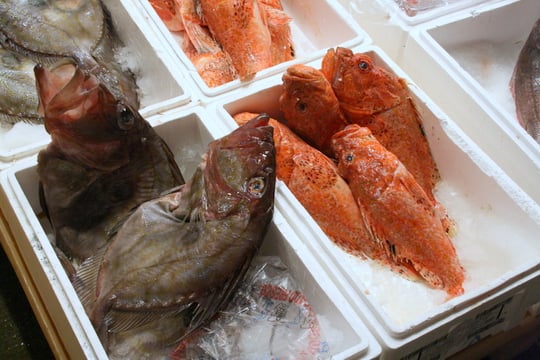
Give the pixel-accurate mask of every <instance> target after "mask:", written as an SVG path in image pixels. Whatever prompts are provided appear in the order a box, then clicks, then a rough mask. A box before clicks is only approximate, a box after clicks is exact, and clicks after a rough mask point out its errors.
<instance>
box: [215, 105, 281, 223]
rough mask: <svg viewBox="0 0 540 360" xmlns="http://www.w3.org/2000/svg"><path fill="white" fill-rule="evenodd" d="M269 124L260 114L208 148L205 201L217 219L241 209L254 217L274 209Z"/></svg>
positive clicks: (273, 153) (273, 174) (271, 137)
mask: <svg viewBox="0 0 540 360" xmlns="http://www.w3.org/2000/svg"><path fill="white" fill-rule="evenodd" d="M268 121H269V116H268V115H266V114H263V115H259V116H257V117H256V118H254V119H252V120H250V121H248V122H247V123H246V124H245V125H243V126H241V127H239V128H238V129H236V130H234V131H233V132H231V133H230V134H229V135H227V136H225V137H223V138H221V139H218V140H216V141H214V142H213V143H211V144H210V145H209V151H208V152H207V158H206V164H205V168H204V172H205V184H206V200H207V204H208V205H209V207H211V208H213V209H214V211H213V212H214V213H216V214H220V215H217V216H218V217H221V216H224V215H225V214H229V213H230V212H231V211H237V210H239V207H242V206H244V207H247V209H248V211H249V212H250V213H251V214H252V215H253V214H259V213H267V212H268V211H269V210H271V209H272V208H273V201H274V190H275V182H276V172H275V169H276V159H275V147H274V139H273V127H272V126H269V125H268ZM224 194H227V196H224Z"/></svg>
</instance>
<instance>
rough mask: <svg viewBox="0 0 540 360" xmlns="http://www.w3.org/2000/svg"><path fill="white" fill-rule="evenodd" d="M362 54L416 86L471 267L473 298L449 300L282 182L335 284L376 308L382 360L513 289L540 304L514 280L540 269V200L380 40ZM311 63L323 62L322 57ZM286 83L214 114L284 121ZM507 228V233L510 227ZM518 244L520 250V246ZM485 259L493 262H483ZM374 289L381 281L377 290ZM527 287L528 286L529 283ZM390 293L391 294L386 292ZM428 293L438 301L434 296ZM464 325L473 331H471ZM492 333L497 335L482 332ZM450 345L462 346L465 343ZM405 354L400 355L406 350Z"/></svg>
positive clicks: (460, 245) (284, 205) (291, 214)
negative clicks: (340, 228)
mask: <svg viewBox="0 0 540 360" xmlns="http://www.w3.org/2000/svg"><path fill="white" fill-rule="evenodd" d="M353 50H354V51H355V52H369V53H370V54H371V55H372V56H373V57H374V59H375V61H376V63H377V64H378V65H380V66H383V67H385V68H387V69H389V70H390V71H393V72H394V73H396V74H397V75H399V76H401V77H403V78H405V79H406V80H407V81H408V82H409V86H410V88H411V92H412V95H413V99H414V101H415V103H416V105H417V108H418V110H419V112H420V114H421V116H422V118H423V122H424V130H425V132H426V136H427V138H428V141H429V143H430V146H431V148H432V152H433V155H434V157H435V161H436V162H437V164H438V166H439V170H440V172H441V177H442V179H443V181H442V182H441V184H440V185H439V187H438V190H437V193H436V194H437V196H438V198H439V199H440V201H441V202H442V204H443V205H444V206H446V207H447V209H448V211H449V214H450V216H451V217H452V218H454V219H455V220H456V222H457V226H458V236H457V237H456V238H454V240H453V242H454V245H455V246H456V249H457V252H458V256H459V257H460V259H461V261H462V263H463V265H464V267H465V269H466V271H467V279H466V282H465V285H464V286H465V294H464V295H462V296H459V297H456V298H454V299H451V300H449V301H445V298H446V294H445V293H444V292H442V291H439V290H434V289H429V288H427V287H426V286H425V285H423V284H417V283H412V282H409V281H407V280H405V279H402V278H400V277H398V276H397V275H394V274H392V273H391V272H390V271H389V270H387V269H382V268H381V267H380V266H378V265H376V264H371V265H370V264H369V263H370V262H369V261H366V262H363V261H361V260H359V259H357V258H355V257H353V256H350V255H348V254H346V253H345V252H343V251H342V250H341V249H339V248H338V247H337V246H336V245H335V244H333V243H332V242H331V241H330V240H329V239H328V238H327V237H326V236H325V235H324V234H323V233H322V231H321V230H320V228H319V227H318V225H317V224H316V223H315V222H314V221H313V219H312V218H311V217H310V216H309V214H308V213H307V211H306V210H305V209H304V208H303V207H302V206H301V205H300V203H299V202H298V201H297V200H296V198H295V197H294V196H293V195H292V194H291V193H290V192H289V191H288V189H287V188H286V187H285V186H283V187H280V192H281V193H282V194H283V196H280V198H279V200H278V205H277V206H278V207H279V208H280V209H281V210H282V212H283V214H284V215H285V216H287V219H288V220H289V221H290V223H291V224H292V226H293V228H295V230H296V231H297V232H298V234H299V236H300V237H302V238H304V241H305V242H306V244H307V245H308V246H309V247H310V248H311V249H312V250H313V253H315V254H317V256H318V257H319V259H320V260H321V262H322V263H324V264H326V265H325V266H326V268H327V270H328V271H329V272H330V273H333V274H335V279H336V283H340V282H341V283H342V284H343V291H344V292H347V291H349V292H351V293H352V294H354V301H353V303H354V304H355V305H357V310H358V312H359V313H360V314H364V313H365V309H366V307H367V308H368V309H369V311H368V313H369V314H370V315H369V316H367V317H364V319H365V320H366V321H367V322H368V324H369V325H374V327H373V328H372V330H374V332H376V333H377V334H378V335H379V340H380V341H381V344H382V345H383V357H384V354H385V350H384V349H385V344H387V345H388V351H389V355H388V356H395V355H396V354H393V355H390V354H391V353H392V352H391V350H392V347H393V348H400V349H401V350H403V351H405V350H407V351H408V350H410V351H411V352H414V351H415V350H416V349H418V348H421V347H422V346H425V345H427V344H428V343H429V341H430V340H429V339H430V338H431V336H427V335H428V334H431V333H433V332H437V331H439V332H440V333H444V331H448V330H449V328H450V326H451V325H452V324H458V323H461V322H463V321H469V320H467V319H471V318H472V317H473V316H474V315H475V314H474V313H473V312H471V311H470V310H471V309H475V304H488V303H489V304H491V303H493V301H491V300H489V301H488V300H487V299H488V298H489V297H490V296H492V295H493V294H504V293H505V291H506V292H507V293H510V295H509V298H510V299H512V300H511V301H510V300H509V301H510V302H511V304H510V303H508V304H507V303H506V302H505V304H506V305H511V306H512V307H520V306H521V307H525V306H529V305H531V304H532V303H534V302H537V301H538V300H540V299H529V300H527V302H523V301H522V295H523V294H522V293H520V294H517V293H515V292H514V293H512V292H511V290H509V289H513V286H514V285H513V284H516V283H520V282H523V281H524V280H523V279H524V278H527V277H533V275H531V274H534V273H535V271H538V269H540V261H539V260H538V259H540V244H538V241H537V240H536V238H537V234H538V232H539V230H540V206H539V205H538V204H537V203H536V202H535V201H534V200H533V199H531V197H530V196H529V195H528V194H527V193H526V192H524V191H523V189H521V188H520V187H519V186H518V185H517V184H516V183H515V182H514V181H513V180H512V179H511V178H510V177H509V176H508V175H507V174H505V173H504V172H503V171H502V170H501V168H499V167H498V165H497V164H496V163H495V162H494V161H493V160H492V159H491V158H489V157H488V156H487V155H486V154H485V153H484V152H483V151H482V150H481V149H480V148H479V147H478V146H477V145H476V144H475V143H474V142H473V141H472V140H471V139H470V138H469V137H468V136H467V135H466V134H465V133H464V132H463V131H462V130H461V128H460V127H459V126H458V125H457V124H456V123H455V122H454V121H452V120H451V119H450V118H448V117H447V116H446V115H445V114H444V113H443V112H442V111H441V110H440V109H439V108H438V107H437V106H436V105H435V103H433V102H432V101H431V100H430V99H429V98H428V97H427V95H426V94H425V93H424V92H423V91H422V90H421V89H419V88H418V87H417V86H416V85H415V84H414V83H413V82H412V81H411V79H410V78H409V77H408V76H407V75H406V74H405V73H404V72H403V71H402V70H401V69H399V68H398V67H397V65H396V64H395V63H394V62H393V61H392V60H390V59H389V57H388V56H387V55H386V54H384V52H382V51H381V50H380V49H379V48H377V47H374V46H367V47H358V48H355V49H353ZM309 65H312V66H314V67H316V68H317V67H319V66H320V60H319V61H314V62H312V63H310V64H309ZM281 83H282V82H281V75H276V76H274V77H271V78H268V79H266V80H265V82H264V83H259V84H258V86H257V87H253V88H252V89H250V90H251V91H250V92H248V93H244V94H243V95H241V94H239V93H232V94H229V95H230V96H228V97H223V98H221V99H220V100H219V101H217V102H216V103H215V111H216V112H217V113H218V114H221V116H222V117H223V118H224V119H225V121H226V122H227V124H229V126H230V127H234V126H236V125H235V123H234V120H233V119H232V117H231V115H233V114H235V113H238V112H241V111H251V112H267V113H269V114H270V116H272V117H276V118H277V119H280V118H282V114H281V112H280V111H279V105H278V98H279V95H280V94H281ZM282 185H283V184H282ZM505 228H506V229H508V230H506V231H505V230H504V229H505ZM510 238H512V239H513V240H512V241H515V242H514V244H513V245H512V246H511V248H512V247H513V248H514V251H512V250H511V249H507V247H508V244H507V241H508V239H510ZM518 243H519V244H518ZM516 247H517V248H518V249H519V251H516ZM483 259H484V260H483ZM486 259H488V260H489V261H488V260H486ZM482 262H484V263H485V264H484V265H482ZM479 264H480V265H479ZM376 281H379V282H380V283H375V282H376ZM370 285H374V287H375V289H374V288H373V287H370ZM347 289H348V290H347ZM519 290H520V291H522V292H523V291H524V290H523V287H521V288H519ZM516 291H517V290H516ZM385 293H387V294H388V297H387V298H385V295H384V294H385ZM514 295H515V296H514ZM424 297H427V298H429V300H428V301H426V300H425V299H424ZM496 300H497V299H495V300H494V301H496ZM490 301H491V302H490ZM408 306H409V307H408ZM486 306H487V305H486ZM481 310H482V309H481V308H480V309H478V311H481ZM518 310H522V309H521V308H520V309H518ZM517 312H518V313H519V312H520V311H517ZM523 312H524V311H521V313H523ZM455 314H459V316H458V317H456V316H455ZM505 316H506V317H505V318H504V319H503V320H504V321H501V323H502V325H501V324H499V323H497V327H491V328H489V331H492V332H495V331H499V330H500V329H501V328H502V327H503V326H508V325H509V324H510V323H512V322H513V318H511V316H510V315H509V314H508V313H505ZM472 329H473V328H471V331H472ZM463 331H465V332H467V329H463ZM489 334H491V332H486V333H483V334H481V335H483V336H487V335H489ZM477 340H478V339H477ZM463 346H465V345H463ZM451 349H452V351H454V352H455V351H458V350H459V349H460V348H459V347H452V348H451ZM404 354H405V353H404V352H401V355H404Z"/></svg>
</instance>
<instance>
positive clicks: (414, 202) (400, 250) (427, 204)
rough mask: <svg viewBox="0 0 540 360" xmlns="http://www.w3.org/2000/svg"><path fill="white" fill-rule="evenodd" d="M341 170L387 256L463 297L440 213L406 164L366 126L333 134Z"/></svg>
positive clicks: (454, 256)
mask: <svg viewBox="0 0 540 360" xmlns="http://www.w3.org/2000/svg"><path fill="white" fill-rule="evenodd" d="M332 144H333V147H334V151H335V152H336V154H337V155H338V170H339V173H340V174H341V176H343V178H344V179H345V180H347V182H348V184H349V186H350V188H351V191H352V193H353V195H354V197H355V199H356V201H357V203H358V206H359V207H360V208H361V211H362V214H363V218H364V221H365V222H366V225H367V226H368V227H369V229H370V231H371V233H372V234H373V236H374V238H376V239H377V240H378V242H379V244H380V247H382V248H383V249H384V250H385V251H386V253H387V254H388V257H389V258H390V259H392V260H393V261H394V262H395V263H396V264H403V265H409V266H411V267H413V268H414V269H415V271H416V272H417V273H418V274H419V275H420V276H421V277H422V278H423V279H424V280H425V281H426V282H427V283H428V284H429V285H430V286H432V287H434V288H437V289H442V290H445V291H446V292H447V293H448V295H449V296H450V297H453V296H457V295H460V294H462V293H463V281H464V278H465V275H464V270H463V268H462V267H461V265H460V263H459V259H458V257H457V254H456V251H455V249H454V246H453V244H452V242H451V240H450V238H449V237H448V234H447V233H446V230H445V228H444V227H443V225H442V224H441V221H440V219H439V216H438V214H437V210H436V209H435V207H434V206H433V204H432V202H431V201H430V199H429V197H428V196H427V194H426V193H425V191H424V190H423V189H422V187H421V186H420V185H419V184H418V183H417V181H416V180H415V178H414V177H413V176H412V174H411V173H410V172H409V171H408V170H407V169H406V168H405V166H404V165H403V163H401V161H400V160H399V159H398V158H397V157H396V156H395V155H394V154H393V153H391V152H390V151H388V150H387V149H386V148H385V147H384V146H382V145H381V143H380V142H379V141H378V140H377V139H376V138H375V137H374V136H373V135H372V133H371V131H370V130H369V129H368V128H367V127H361V126H359V125H357V124H352V125H348V126H347V127H346V128H345V129H343V130H341V131H340V132H338V133H336V134H334V136H333V139H332Z"/></svg>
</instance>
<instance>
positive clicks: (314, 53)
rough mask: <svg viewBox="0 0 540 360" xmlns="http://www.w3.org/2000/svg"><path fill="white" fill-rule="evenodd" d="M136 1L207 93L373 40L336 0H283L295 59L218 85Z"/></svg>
mask: <svg viewBox="0 0 540 360" xmlns="http://www.w3.org/2000/svg"><path fill="white" fill-rule="evenodd" d="M133 2H138V7H139V9H142V11H143V12H144V13H145V16H146V17H148V18H149V19H150V20H151V21H153V23H154V25H155V27H156V28H157V29H158V30H159V31H160V32H161V33H162V34H163V36H164V37H165V39H166V40H167V42H168V44H169V46H170V48H171V49H172V51H173V52H174V54H175V55H176V59H177V62H180V63H182V64H184V65H185V68H187V72H188V73H189V74H190V75H191V77H192V78H193V80H194V82H195V83H196V84H197V86H198V88H199V90H200V91H201V92H202V93H203V95H205V96H207V97H215V96H219V95H221V94H224V93H226V92H229V91H231V90H233V89H237V88H242V87H245V86H246V85H248V84H249V83H252V82H256V81H258V80H259V79H263V78H265V77H268V76H271V75H273V74H276V73H278V72H281V71H283V70H284V69H285V68H287V67H288V66H290V65H291V64H294V63H299V62H306V61H310V60H313V59H316V58H317V57H320V56H321V55H322V54H324V53H325V52H326V50H327V48H328V47H333V46H337V45H340V46H345V47H350V46H355V45H358V44H360V43H369V42H370V41H371V40H370V38H369V36H368V35H367V33H366V32H365V31H364V30H363V29H362V28H361V27H360V25H359V24H358V23H357V22H356V21H355V20H354V19H353V18H352V16H351V15H350V14H349V13H348V12H347V11H346V10H345V9H344V8H343V7H342V6H341V4H339V3H338V2H336V1H332V0H282V5H283V8H284V11H285V12H286V13H287V14H288V15H289V16H291V17H292V21H291V35H292V42H293V45H294V49H295V59H293V60H290V61H287V62H284V63H281V64H278V65H275V66H272V67H270V68H267V69H264V70H261V71H259V72H258V73H257V74H256V75H255V77H254V78H253V79H251V80H249V81H240V80H234V81H231V82H229V83H226V84H223V85H220V86H217V87H209V86H207V85H206V83H205V82H204V80H203V79H202V78H201V76H200V75H199V74H198V73H197V70H196V69H195V66H194V65H193V64H192V63H191V61H190V60H189V58H188V57H187V56H186V55H185V53H184V52H183V51H182V49H181V46H180V45H179V44H180V43H181V37H180V36H179V35H178V34H175V33H172V32H171V31H169V30H168V29H167V28H166V27H165V25H164V23H163V21H161V19H160V18H159V16H158V15H157V13H156V12H155V11H154V9H153V8H152V6H151V5H150V3H149V2H148V0H133Z"/></svg>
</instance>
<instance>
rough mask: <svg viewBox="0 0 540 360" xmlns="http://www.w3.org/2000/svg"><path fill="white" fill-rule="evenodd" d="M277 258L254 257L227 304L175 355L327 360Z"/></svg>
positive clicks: (313, 320) (309, 313)
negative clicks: (240, 283)
mask: <svg viewBox="0 0 540 360" xmlns="http://www.w3.org/2000/svg"><path fill="white" fill-rule="evenodd" d="M298 289H299V286H298V284H296V282H295V280H294V279H293V278H292V277H291V276H290V274H289V271H288V269H287V267H286V266H285V265H284V264H283V263H282V262H281V260H280V259H279V257H275V256H260V257H257V258H255V259H254V260H253V263H252V265H251V267H250V270H249V271H248V273H247V275H246V278H245V279H244V281H243V283H242V285H241V286H240V288H239V290H238V291H237V294H236V295H235V296H234V298H233V299H232V301H231V303H230V304H229V306H228V307H227V308H226V309H225V310H224V311H221V312H220V313H219V314H218V316H217V318H215V319H214V320H213V321H212V322H211V323H210V324H209V325H208V326H207V327H205V328H201V329H199V330H198V331H196V332H194V333H193V334H192V336H190V337H188V338H187V339H184V340H183V341H182V342H181V343H180V344H179V346H178V347H177V348H176V349H175V350H174V351H173V352H172V353H171V355H170V358H171V359H205V360H206V359H238V360H240V359H250V360H251V359H325V358H329V357H330V352H329V350H330V349H329V345H328V342H327V341H325V340H324V339H322V335H321V330H320V327H319V321H318V319H317V316H316V314H315V313H314V311H313V309H312V308H311V306H310V304H309V303H308V301H307V299H306V298H305V296H304V295H303V294H302V293H301V292H300V291H299V290H298Z"/></svg>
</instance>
